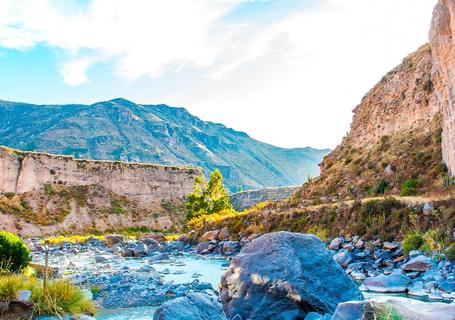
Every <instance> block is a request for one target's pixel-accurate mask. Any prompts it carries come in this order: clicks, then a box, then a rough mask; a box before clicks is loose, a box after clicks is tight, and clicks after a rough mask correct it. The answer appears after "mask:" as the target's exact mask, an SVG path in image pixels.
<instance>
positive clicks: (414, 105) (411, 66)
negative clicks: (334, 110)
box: [345, 45, 440, 148]
mask: <svg viewBox="0 0 455 320" xmlns="http://www.w3.org/2000/svg"><path fill="white" fill-rule="evenodd" d="M432 64H433V59H432V54H431V49H430V46H429V45H424V46H423V47H421V48H420V49H419V50H417V51H416V52H415V53H413V54H411V55H409V56H408V57H406V58H405V59H404V60H403V63H402V64H400V65H399V66H398V67H396V68H395V69H394V70H392V71H391V72H389V73H388V74H387V75H386V76H384V77H383V78H382V80H381V81H380V82H379V83H378V84H377V85H376V86H374V88H373V89H371V90H370V91H369V92H368V93H367V95H365V97H364V98H363V99H362V102H361V103H360V104H359V105H358V106H357V107H356V108H355V109H354V111H353V112H354V117H353V120H352V124H351V131H350V132H349V134H348V136H347V138H346V140H347V141H345V143H348V144H349V145H351V146H353V147H354V148H359V147H368V146H370V145H372V144H375V143H376V142H377V141H378V140H379V139H380V138H381V137H382V136H385V135H393V134H397V133H403V132H407V131H413V130H422V131H428V130H429V128H428V124H429V123H431V121H432V119H433V118H434V117H435V115H436V114H438V112H439V109H440V108H439V105H438V103H437V101H436V100H437V99H436V97H435V94H434V90H433V83H432V80H431V69H432Z"/></svg>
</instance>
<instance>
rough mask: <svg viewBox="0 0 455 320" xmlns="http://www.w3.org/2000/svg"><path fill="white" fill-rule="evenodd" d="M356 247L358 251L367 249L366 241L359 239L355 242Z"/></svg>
mask: <svg viewBox="0 0 455 320" xmlns="http://www.w3.org/2000/svg"><path fill="white" fill-rule="evenodd" d="M354 246H355V247H356V248H357V249H363V248H364V247H365V241H363V239H359V240H357V241H356V242H355V244H354Z"/></svg>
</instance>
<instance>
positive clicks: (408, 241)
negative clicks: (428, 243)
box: [402, 232, 425, 253]
mask: <svg viewBox="0 0 455 320" xmlns="http://www.w3.org/2000/svg"><path fill="white" fill-rule="evenodd" d="M424 242H425V240H424V238H423V234H422V233H420V232H413V233H408V234H407V235H406V236H405V237H404V239H403V242H402V245H403V249H404V251H405V252H406V253H409V252H410V251H412V250H418V249H419V248H420V247H421V246H422V245H423V244H424Z"/></svg>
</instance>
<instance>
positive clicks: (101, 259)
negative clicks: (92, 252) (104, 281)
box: [95, 254, 110, 263]
mask: <svg viewBox="0 0 455 320" xmlns="http://www.w3.org/2000/svg"><path fill="white" fill-rule="evenodd" d="M109 259H110V256H106V255H98V254H97V255H96V256H95V262H96V263H103V262H106V261H107V260H109Z"/></svg>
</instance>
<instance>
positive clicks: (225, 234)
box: [218, 228, 231, 240]
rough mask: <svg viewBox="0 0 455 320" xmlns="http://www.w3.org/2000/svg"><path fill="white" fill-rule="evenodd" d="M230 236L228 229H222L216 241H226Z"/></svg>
mask: <svg viewBox="0 0 455 320" xmlns="http://www.w3.org/2000/svg"><path fill="white" fill-rule="evenodd" d="M230 236H231V233H230V232H229V229H228V228H223V229H221V230H220V233H219V234H218V240H228V239H229V237H230Z"/></svg>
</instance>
